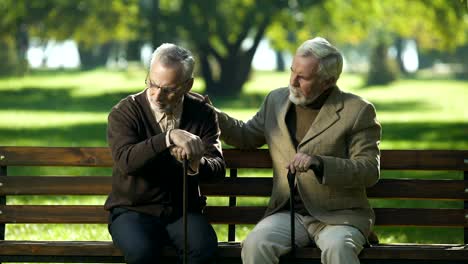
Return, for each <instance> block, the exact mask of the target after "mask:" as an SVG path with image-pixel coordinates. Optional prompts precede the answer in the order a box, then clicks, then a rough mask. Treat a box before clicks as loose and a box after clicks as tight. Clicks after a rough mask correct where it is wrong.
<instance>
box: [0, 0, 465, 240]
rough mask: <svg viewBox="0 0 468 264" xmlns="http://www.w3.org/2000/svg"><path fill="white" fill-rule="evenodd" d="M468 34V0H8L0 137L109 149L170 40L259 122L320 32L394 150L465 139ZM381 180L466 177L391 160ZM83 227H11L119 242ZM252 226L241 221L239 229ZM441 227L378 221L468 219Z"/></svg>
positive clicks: (199, 86)
mask: <svg viewBox="0 0 468 264" xmlns="http://www.w3.org/2000/svg"><path fill="white" fill-rule="evenodd" d="M467 33H468V5H467V1H466V0H400V1H394V0H369V1H362V0H226V1H216V0H198V1H195V0H74V1H63V0H0V62H1V63H0V145H6V146H106V145H107V143H106V124H107V114H108V112H109V110H110V109H111V107H112V106H113V105H115V104H116V103H117V102H118V101H119V100H120V99H122V98H123V97H125V96H127V95H128V94H132V93H136V92H138V91H141V90H142V89H144V79H145V76H146V71H147V67H148V64H149V58H150V56H151V53H152V51H153V49H154V48H155V47H157V46H159V45H160V44H162V43H165V42H173V43H177V44H179V45H182V46H184V47H186V48H188V49H190V50H191V51H193V53H194V55H195V56H196V79H195V85H194V91H196V92H199V93H203V94H208V95H210V97H211V98H212V101H213V102H214V104H215V106H217V107H218V108H221V109H222V110H224V111H226V112H228V113H229V114H231V115H232V116H234V117H237V118H240V119H243V120H248V119H249V118H250V117H251V116H252V115H253V114H254V113H255V112H256V110H257V109H258V107H259V106H260V104H261V102H262V100H263V98H264V96H265V95H266V94H267V93H268V92H269V91H270V90H272V89H274V88H278V87H281V86H286V85H287V84H288V80H289V67H290V63H291V57H292V54H293V53H294V50H295V49H296V48H297V47H298V45H299V44H300V43H302V42H303V41H305V40H307V39H310V38H313V37H316V36H322V37H325V38H327V39H328V40H329V41H330V42H331V43H333V44H334V45H336V46H337V47H338V48H339V49H340V50H341V51H342V52H343V54H344V56H345V68H344V73H343V74H342V77H341V78H340V80H339V81H338V85H339V86H340V88H341V89H342V90H344V91H350V92H353V93H356V94H358V95H360V96H362V97H364V98H366V99H368V100H369V101H371V102H372V103H374V105H375V106H376V109H377V114H378V118H379V120H380V121H381V123H382V126H383V137H382V143H381V147H382V149H465V150H466V149H468V140H467V139H468V108H467V107H466V104H467V102H468V100H467V99H468V93H467V91H468V89H467V88H468V34H467ZM224 147H229V146H226V145H224ZM8 172H9V175H26V174H28V173H29V174H31V173H35V174H42V175H66V174H67V173H68V174H72V173H81V174H82V175H103V174H107V175H110V171H109V170H106V169H93V170H85V169H82V168H76V169H72V170H70V169H62V168H28V169H25V168H12V169H11V170H10V169H9V171H8ZM241 176H245V177H247V176H257V177H258V176H264V177H270V176H271V171H268V170H265V171H260V170H249V171H245V172H243V173H242V174H241ZM382 177H384V178H398V177H406V178H408V177H414V178H417V177H425V178H431V177H432V178H437V179H440V178H451V179H462V178H463V175H462V174H461V173H453V172H447V173H437V174H430V173H427V174H425V173H424V172H423V173H418V174H415V173H411V172H398V171H396V172H395V171H392V172H384V174H383V175H382ZM15 199H16V200H15ZM15 199H9V200H8V203H11V204H14V203H19V202H21V203H33V204H102V203H103V202H104V199H105V197H95V196H90V197H50V198H48V199H43V198H40V199H39V198H36V197H20V198H15ZM240 200H241V201H240V204H242V203H245V204H265V203H266V199H240ZM372 202H373V205H374V206H376V207H378V206H387V207H388V206H391V205H389V204H383V202H380V201H372ZM209 203H210V204H214V205H216V204H224V203H227V200H224V199H221V198H210V200H209ZM395 203H398V204H399V205H403V206H405V205H406V206H411V207H414V206H416V207H417V206H431V205H428V204H424V202H419V201H396V202H395ZM432 206H436V207H440V206H444V207H449V208H450V207H453V208H460V206H461V207H463V204H459V203H454V202H449V201H448V202H444V204H442V205H441V204H438V205H432ZM67 228H70V227H67ZM73 228H74V230H75V231H76V233H75V232H70V231H68V230H69V229H63V227H61V226H60V225H21V226H19V225H18V226H15V225H9V227H7V238H9V239H28V238H31V239H33V238H35V239H38V238H39V239H50V240H60V239H78V240H99V239H110V237H109V235H108V234H107V230H106V228H105V226H103V225H96V228H95V229H92V230H90V229H89V228H85V227H81V226H80V225H74V226H73ZM250 229H251V226H245V227H242V228H240V231H239V232H238V233H237V240H242V239H243V238H244V237H245V234H247V233H248V232H249V230H250ZM226 230H227V229H226V228H225V227H224V226H217V227H216V231H217V232H218V236H219V237H220V240H226V232H227V231H226ZM440 231H441V232H434V231H430V232H428V231H427V230H424V228H419V229H417V228H403V227H402V228H392V229H390V228H383V227H379V228H378V229H377V232H378V234H379V235H380V237H381V241H382V242H406V241H412V242H414V241H415V240H417V241H421V242H431V243H462V242H463V230H462V229H461V230H460V229H456V228H446V229H441V230H440Z"/></svg>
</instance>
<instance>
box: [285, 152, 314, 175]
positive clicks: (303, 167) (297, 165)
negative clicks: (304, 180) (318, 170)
mask: <svg viewBox="0 0 468 264" xmlns="http://www.w3.org/2000/svg"><path fill="white" fill-rule="evenodd" d="M319 163H320V162H319V161H318V159H317V158H316V157H315V156H309V155H307V154H304V153H297V154H296V155H295V156H294V158H293V160H292V161H291V162H290V163H289V165H288V166H286V169H289V170H290V171H291V172H292V173H296V172H306V171H308V170H309V169H310V165H312V164H317V165H318V164H319Z"/></svg>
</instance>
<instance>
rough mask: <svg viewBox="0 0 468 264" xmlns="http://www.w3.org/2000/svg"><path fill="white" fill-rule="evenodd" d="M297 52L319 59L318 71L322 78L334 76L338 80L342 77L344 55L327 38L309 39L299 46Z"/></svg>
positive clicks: (300, 54) (326, 78)
mask: <svg viewBox="0 0 468 264" xmlns="http://www.w3.org/2000/svg"><path fill="white" fill-rule="evenodd" d="M296 54H297V55H299V56H303V57H307V56H314V57H315V58H317V59H318V60H319V68H318V70H317V73H318V75H319V76H320V78H321V80H328V79H330V78H334V79H335V81H336V80H338V78H339V77H340V74H341V71H342V70H343V56H342V55H341V53H340V51H339V50H338V49H337V48H336V47H334V46H333V45H331V44H330V42H328V41H327V40H326V39H324V38H321V37H316V38H313V39H309V40H307V41H305V42H304V43H302V45H301V46H299V48H298V49H297V51H296Z"/></svg>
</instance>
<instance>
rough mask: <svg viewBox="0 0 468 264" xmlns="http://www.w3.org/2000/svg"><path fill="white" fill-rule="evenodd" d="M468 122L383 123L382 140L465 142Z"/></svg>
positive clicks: (467, 133)
mask: <svg viewBox="0 0 468 264" xmlns="http://www.w3.org/2000/svg"><path fill="white" fill-rule="evenodd" d="M467 135H468V123H462V122H460V123H442V122H431V123H423V122H421V123H419V122H407V123H383V124H382V141H385V140H388V141H395V140H404V141H412V142H416V141H421V142H429V143H430V142H431V141H437V142H443V141H446V142H465V141H466V136H467Z"/></svg>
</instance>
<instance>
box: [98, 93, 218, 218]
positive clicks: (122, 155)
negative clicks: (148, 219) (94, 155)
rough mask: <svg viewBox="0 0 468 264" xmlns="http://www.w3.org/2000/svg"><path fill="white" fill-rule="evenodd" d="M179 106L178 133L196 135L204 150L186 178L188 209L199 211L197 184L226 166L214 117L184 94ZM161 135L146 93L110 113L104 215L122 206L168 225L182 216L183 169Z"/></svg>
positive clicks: (191, 96) (125, 100) (196, 101)
mask: <svg viewBox="0 0 468 264" xmlns="http://www.w3.org/2000/svg"><path fill="white" fill-rule="evenodd" d="M183 103H184V107H183V112H182V116H181V120H180V126H179V128H180V129H183V130H186V131H188V132H190V133H193V134H195V135H198V136H199V137H200V138H201V139H202V141H203V142H204V143H205V147H206V153H205V155H204V157H203V159H204V161H203V162H202V164H201V165H200V169H199V174H198V176H190V177H189V210H191V211H199V208H200V204H199V201H200V199H199V198H198V196H199V195H198V194H199V192H198V179H201V180H203V179H210V178H220V177H224V175H225V163H224V159H223V156H222V150H221V144H220V141H219V129H218V121H217V116H216V114H215V112H214V111H213V110H212V108H210V107H209V106H207V105H206V104H205V103H204V102H202V101H201V100H200V99H198V98H196V97H195V96H193V95H191V94H187V95H185V99H184V102H183ZM165 136H166V133H162V132H161V129H160V128H159V125H158V124H157V123H156V121H155V118H154V115H153V113H152V111H151V108H150V105H149V102H148V100H147V97H146V90H145V91H143V92H140V93H138V94H135V95H131V96H128V97H127V98H125V99H123V100H122V101H120V102H119V103H118V104H117V105H116V106H114V107H113V108H112V110H111V112H110V114H109V117H108V128H107V139H108V143H109V146H110V148H111V151H112V158H113V160H114V167H113V172H112V191H111V193H110V194H109V197H108V198H107V201H106V203H105V209H106V210H110V209H112V208H114V207H124V208H127V209H130V210H134V211H139V212H143V213H148V214H151V215H156V216H161V217H163V218H166V219H168V220H171V219H176V218H178V217H180V216H181V213H182V212H181V208H182V174H183V169H182V165H181V163H179V162H178V161H177V160H176V159H175V158H174V157H172V156H171V154H170V153H169V150H168V148H167V146H166V141H165ZM201 202H204V201H201Z"/></svg>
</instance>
